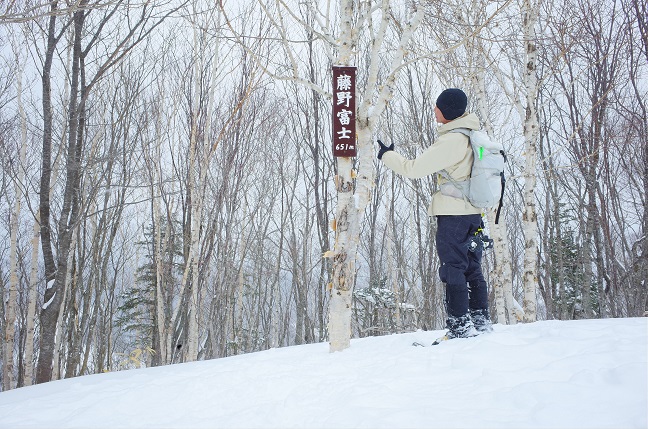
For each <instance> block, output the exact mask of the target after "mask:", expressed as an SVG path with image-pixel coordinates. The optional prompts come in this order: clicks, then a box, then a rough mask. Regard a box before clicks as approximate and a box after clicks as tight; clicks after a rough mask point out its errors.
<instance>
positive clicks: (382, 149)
mask: <svg viewBox="0 0 648 429" xmlns="http://www.w3.org/2000/svg"><path fill="white" fill-rule="evenodd" d="M378 146H380V150H379V151H378V159H382V157H383V155H384V154H385V152H389V151H390V150H394V143H392V144H391V145H390V146H385V145H384V143H383V142H381V141H380V140H378Z"/></svg>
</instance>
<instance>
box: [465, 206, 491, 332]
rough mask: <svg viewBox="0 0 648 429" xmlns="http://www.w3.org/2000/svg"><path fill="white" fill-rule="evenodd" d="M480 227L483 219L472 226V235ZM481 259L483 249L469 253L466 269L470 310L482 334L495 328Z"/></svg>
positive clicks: (474, 322)
mask: <svg viewBox="0 0 648 429" xmlns="http://www.w3.org/2000/svg"><path fill="white" fill-rule="evenodd" d="M480 227H482V224H481V219H480V221H479V224H475V223H473V224H472V226H471V235H474V234H475V232H476V231H477V230H478V229H479V228H480ZM481 259H482V248H481V247H478V248H477V249H475V251H474V252H469V253H468V268H467V269H466V280H467V281H468V285H469V286H468V296H469V298H468V308H469V312H470V317H471V319H472V321H473V324H474V325H475V328H476V329H477V330H478V331H480V332H490V331H492V330H493V327H492V323H491V321H490V315H489V312H488V284H487V283H486V280H485V279H484V274H483V272H482V269H481Z"/></svg>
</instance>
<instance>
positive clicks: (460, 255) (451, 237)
mask: <svg viewBox="0 0 648 429" xmlns="http://www.w3.org/2000/svg"><path fill="white" fill-rule="evenodd" d="M481 226H482V219H481V215H479V214H474V215H443V216H437V234H436V247H437V253H438V254H439V260H440V261H441V267H440V268H439V277H441V281H442V282H443V283H445V287H446V310H447V312H448V315H450V316H454V317H460V316H463V315H465V314H467V313H468V310H469V309H470V310H488V286H487V285H486V280H484V275H483V273H482V269H481V259H482V248H481V246H479V248H478V249H476V250H475V251H474V252H471V251H470V250H468V249H469V247H468V246H469V243H470V241H471V238H473V237H474V236H475V233H476V232H477V230H478V229H479V228H480V227H481Z"/></svg>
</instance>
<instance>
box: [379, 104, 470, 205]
mask: <svg viewBox="0 0 648 429" xmlns="http://www.w3.org/2000/svg"><path fill="white" fill-rule="evenodd" d="M455 128H469V129H472V130H478V129H479V119H478V118H477V115H475V114H474V113H467V114H464V115H463V116H461V117H459V118H457V119H455V120H454V121H450V122H448V123H447V124H443V125H441V126H440V127H439V130H438V131H439V138H438V139H437V140H436V142H434V144H433V145H432V146H430V147H429V148H427V149H426V150H425V151H423V153H421V154H420V155H419V156H418V157H417V158H416V159H412V160H410V159H406V158H404V157H403V156H402V155H400V154H398V153H396V152H395V151H389V152H386V153H385V154H384V155H383V157H382V161H383V163H384V164H385V165H386V166H387V167H389V168H390V169H391V170H393V171H394V172H396V173H398V174H400V175H402V176H405V177H409V178H410V179H418V178H421V177H425V176H429V175H430V174H434V173H438V172H439V171H441V170H446V171H447V172H448V173H449V174H450V177H452V178H453V180H455V181H457V182H459V181H462V180H466V179H467V178H468V176H470V169H471V167H472V162H473V154H472V150H471V148H470V142H469V141H468V137H467V136H466V135H464V134H461V133H451V132H449V131H450V130H453V129H455ZM445 182H447V180H446V179H444V178H443V177H442V176H440V175H439V178H438V183H439V186H441V185H442V184H443V183H445ZM478 213H481V209H479V208H477V207H474V206H473V205H472V204H470V202H468V201H467V200H466V199H463V198H455V197H451V196H448V195H443V194H441V192H435V193H434V195H432V201H431V202H430V205H429V207H428V215H429V216H437V215H467V214H478Z"/></svg>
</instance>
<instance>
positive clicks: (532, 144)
mask: <svg viewBox="0 0 648 429" xmlns="http://www.w3.org/2000/svg"><path fill="white" fill-rule="evenodd" d="M540 4H541V0H524V2H523V14H524V19H523V28H522V30H523V40H524V44H525V52H526V57H525V59H526V69H525V74H524V87H525V90H526V110H525V112H526V114H525V117H524V153H525V157H526V164H525V168H524V211H523V214H522V221H523V224H524V240H525V246H524V275H523V284H524V302H523V306H524V321H525V322H534V321H535V320H536V318H537V298H536V290H537V285H538V262H537V260H538V216H537V214H536V197H535V187H536V174H537V172H536V152H537V148H536V145H537V141H538V135H539V124H538V114H537V111H536V99H537V97H538V77H537V74H536V68H537V46H536V43H537V42H536V39H537V38H536V24H537V20H538V14H539V9H540Z"/></svg>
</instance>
